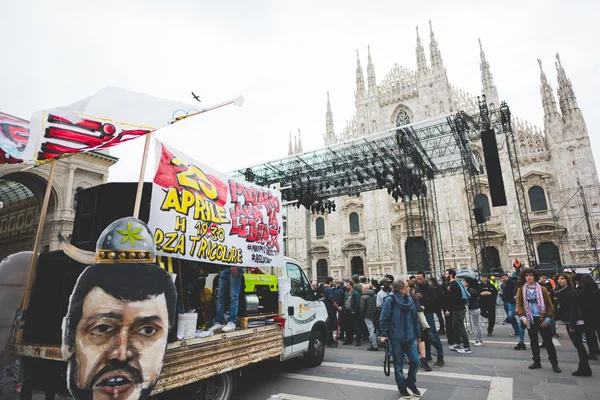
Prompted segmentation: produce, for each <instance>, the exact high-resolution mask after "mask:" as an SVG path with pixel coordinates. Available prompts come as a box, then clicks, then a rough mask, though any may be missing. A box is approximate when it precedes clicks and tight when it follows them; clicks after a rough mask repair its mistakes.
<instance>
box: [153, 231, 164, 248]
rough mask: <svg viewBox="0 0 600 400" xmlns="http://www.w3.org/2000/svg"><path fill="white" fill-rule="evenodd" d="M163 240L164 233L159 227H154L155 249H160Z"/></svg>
mask: <svg viewBox="0 0 600 400" xmlns="http://www.w3.org/2000/svg"><path fill="white" fill-rule="evenodd" d="M163 240H165V233H164V232H163V231H162V230H160V229H159V228H156V231H155V232H154V243H156V250H160V249H161V246H160V244H161V243H162V241H163Z"/></svg>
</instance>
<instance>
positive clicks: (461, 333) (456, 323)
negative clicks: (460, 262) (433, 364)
mask: <svg viewBox="0 0 600 400" xmlns="http://www.w3.org/2000/svg"><path fill="white" fill-rule="evenodd" d="M447 272H448V278H449V279H450V286H449V287H448V289H449V290H450V296H449V297H448V311H446V316H449V315H450V313H452V329H453V330H454V341H455V342H459V341H461V340H462V343H463V346H464V347H462V348H461V347H460V344H455V345H453V346H450V350H453V351H456V352H458V353H460V354H470V353H471V345H470V344H469V335H467V328H466V327H465V315H466V313H467V309H466V307H465V306H466V304H467V302H466V301H465V299H466V298H468V295H466V289H465V288H464V287H463V285H462V284H461V283H460V282H458V281H457V280H456V271H455V270H454V269H449V270H448V271H447Z"/></svg>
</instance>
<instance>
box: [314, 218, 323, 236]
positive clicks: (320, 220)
mask: <svg viewBox="0 0 600 400" xmlns="http://www.w3.org/2000/svg"><path fill="white" fill-rule="evenodd" d="M315 225H316V228H317V237H323V236H325V220H324V219H323V218H322V217H319V218H317V220H316V221H315Z"/></svg>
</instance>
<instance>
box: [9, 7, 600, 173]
mask: <svg viewBox="0 0 600 400" xmlns="http://www.w3.org/2000/svg"><path fill="white" fill-rule="evenodd" d="M598 3H600V2H598V1H597V0H589V1H588V0H577V1H575V2H571V3H569V2H566V1H564V0H562V1H557V0H544V1H542V0H520V1H503V2H482V1H480V0H478V1H460V0H459V1H456V0H455V1H449V2H448V1H445V0H428V1H413V2H408V1H398V0H395V1H375V0H371V1H370V2H367V1H349V0H345V1H335V2H334V1H328V2H324V1H320V2H317V1H304V2H299V1H293V2H292V1H228V2H214V1H212V2H208V1H199V0H188V1H184V0H172V1H169V2H167V1H159V0H119V1H113V0H104V1H101V2H82V1H61V0H54V1H41V0H38V1H18V0H0V38H2V47H3V54H4V56H3V60H2V62H1V63H0V77H1V80H0V109H1V110H2V111H4V112H8V113H11V114H14V115H17V116H20V117H23V118H29V117H30V116H31V114H32V113H33V112H34V111H36V110H40V109H44V108H50V107H56V106H62V105H68V104H70V103H73V102H74V101H76V100H79V99H81V98H84V97H87V96H89V95H91V94H94V93H95V92H97V91H98V90H100V89H101V88H103V87H106V86H117V87H122V88H125V89H129V90H133V91H139V92H144V93H147V94H151V95H153V96H156V97H161V98H166V99H172V100H178V101H182V102H188V103H191V102H192V99H191V96H190V91H191V90H194V91H195V92H196V93H197V94H198V95H200V97H201V98H202V100H203V104H204V105H210V104H214V103H218V102H221V101H223V100H227V99H231V98H234V97H237V96H238V95H239V94H242V95H244V96H245V98H246V102H245V104H244V106H243V107H242V108H233V107H229V108H225V109H220V110H217V111H212V112H210V113H207V114H205V115H202V116H199V117H196V118H193V119H190V120H186V121H183V122H181V123H178V124H176V125H173V127H172V128H173V129H169V130H167V131H165V132H162V133H161V134H159V135H158V137H159V138H160V139H161V140H164V141H166V142H168V143H170V144H171V145H173V146H174V147H176V148H179V149H180V150H183V151H185V152H186V153H188V154H189V155H191V156H193V157H194V158H196V159H197V160H199V161H201V162H204V163H205V164H208V165H210V166H212V167H213V168H215V169H218V170H222V171H229V170H231V169H233V168H236V167H243V166H246V165H251V164H256V163H259V162H262V161H267V160H271V159H275V158H278V157H282V156H286V155H287V148H288V134H289V132H290V131H292V132H294V133H296V132H297V129H301V130H302V140H303V144H304V149H305V150H309V149H314V148H318V147H321V146H322V145H323V139H322V138H323V133H324V131H325V109H326V108H325V107H326V93H327V91H328V90H329V91H330V96H331V105H332V108H333V118H334V126H335V130H336V133H340V132H341V130H342V128H343V127H344V126H345V123H346V120H348V119H350V118H352V116H353V114H354V89H355V69H356V49H358V50H359V52H360V54H361V60H362V62H363V69H364V70H365V73H366V58H367V57H366V56H367V45H370V46H371V55H372V57H373V62H374V65H375V72H376V75H377V81H378V83H379V82H381V80H382V79H383V77H384V76H385V75H386V74H387V72H388V71H389V70H390V69H391V67H392V66H393V65H394V64H396V63H397V64H399V65H403V66H406V67H408V68H411V69H416V60H415V26H416V25H419V27H420V28H421V30H420V32H421V38H422V39H423V41H424V44H425V45H426V54H427V58H428V59H429V50H428V44H429V33H428V25H427V23H428V21H429V20H430V19H431V20H432V22H433V27H434V30H435V34H436V38H437V40H438V43H439V46H440V49H441V52H442V58H443V61H444V64H445V66H446V69H447V72H448V77H449V79H450V81H451V83H452V84H454V85H455V86H457V87H459V88H461V89H463V90H466V91H468V92H470V93H472V94H475V95H477V94H479V92H480V90H481V82H480V75H479V48H478V43H477V38H478V37H480V38H481V40H482V42H483V46H484V50H485V52H486V54H487V58H488V61H489V63H490V65H491V70H492V73H493V76H494V80H495V82H496V85H497V87H498V91H499V94H500V99H501V100H506V101H507V102H508V103H509V105H510V106H511V109H512V111H513V113H515V114H517V115H519V116H520V117H522V118H524V119H526V120H528V121H530V122H532V123H534V124H536V125H539V126H542V117H543V112H542V107H541V102H540V93H539V83H540V80H539V75H540V74H539V69H538V65H537V62H536V59H537V58H538V57H539V58H541V59H542V60H543V63H544V67H545V71H546V74H547V76H548V79H549V81H550V82H551V84H552V87H553V89H554V93H555V95H556V87H557V84H556V69H555V67H554V60H555V53H556V52H559V53H560V55H561V60H562V63H563V66H564V67H565V69H566V72H567V75H568V76H569V78H570V79H571V82H572V83H573V86H574V89H575V93H576V95H577V99H578V102H579V106H580V107H581V109H582V111H583V114H584V116H585V118H586V120H587V125H588V130H589V133H590V136H591V139H592V146H593V148H594V154H595V155H596V156H598V155H600V137H598V131H599V129H600V113H598V111H597V108H598V104H599V102H598V100H597V99H598V93H600V51H599V50H598V40H599V39H600V29H599V26H598V25H599V24H598V20H597V18H598V15H600V6H599V5H598ZM221 4H223V5H221ZM224 4H227V6H225V5H224ZM365 80H366V76H365ZM142 148H143V140H137V141H134V142H132V143H131V142H130V143H128V144H124V145H121V146H119V147H117V148H114V149H112V150H111V153H112V154H113V155H115V156H117V157H119V158H120V161H119V163H118V164H117V165H116V166H114V167H112V169H111V171H110V180H111V181H133V180H137V176H138V174H139V164H140V160H141V153H142ZM599 163H600V159H597V160H596V165H598V164H599ZM147 178H150V175H149V174H147Z"/></svg>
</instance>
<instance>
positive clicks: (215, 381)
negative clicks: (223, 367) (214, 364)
mask: <svg viewBox="0 0 600 400" xmlns="http://www.w3.org/2000/svg"><path fill="white" fill-rule="evenodd" d="M234 393H235V376H233V373H232V372H225V373H223V374H220V375H217V376H213V377H211V378H208V379H205V380H203V381H202V382H200V384H199V385H198V389H197V390H196V392H195V393H194V399H196V400H231V399H232V398H233V394H234Z"/></svg>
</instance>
